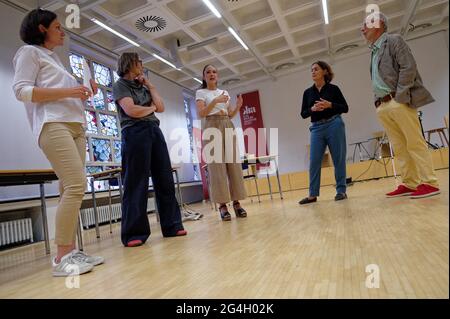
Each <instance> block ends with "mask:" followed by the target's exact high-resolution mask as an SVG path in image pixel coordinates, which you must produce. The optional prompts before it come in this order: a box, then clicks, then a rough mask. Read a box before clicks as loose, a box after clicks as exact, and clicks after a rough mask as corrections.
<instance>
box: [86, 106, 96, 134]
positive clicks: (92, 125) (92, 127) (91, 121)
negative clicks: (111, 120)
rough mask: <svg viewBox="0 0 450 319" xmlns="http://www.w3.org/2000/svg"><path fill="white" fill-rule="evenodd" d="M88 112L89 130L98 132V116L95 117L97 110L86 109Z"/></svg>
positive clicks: (94, 132)
mask: <svg viewBox="0 0 450 319" xmlns="http://www.w3.org/2000/svg"><path fill="white" fill-rule="evenodd" d="M84 112H85V114H86V122H87V132H88V133H92V134H97V133H98V129H97V118H96V117H95V112H93V111H84Z"/></svg>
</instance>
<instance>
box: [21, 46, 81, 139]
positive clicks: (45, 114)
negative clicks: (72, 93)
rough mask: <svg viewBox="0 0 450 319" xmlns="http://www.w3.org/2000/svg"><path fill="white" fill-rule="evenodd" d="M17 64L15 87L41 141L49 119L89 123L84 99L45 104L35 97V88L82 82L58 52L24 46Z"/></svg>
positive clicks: (73, 84) (68, 86)
mask: <svg viewBox="0 0 450 319" xmlns="http://www.w3.org/2000/svg"><path fill="white" fill-rule="evenodd" d="M13 65H14V71H15V74H14V82H13V90H14V93H15V95H16V98H17V99H18V100H19V101H22V102H23V103H24V104H25V108H26V112H27V116H28V121H29V122H30V126H31V130H32V131H33V135H34V136H35V138H36V140H37V141H38V140H39V135H40V134H41V130H42V127H43V126H44V123H47V122H76V123H82V125H83V126H84V127H85V126H86V125H85V124H86V118H85V115H84V106H83V102H82V101H81V99H77V98H64V99H60V100H57V101H50V102H41V103H33V102H32V100H31V99H32V96H33V89H34V87H40V88H70V87H75V86H78V85H79V84H78V82H77V80H76V79H75V77H74V76H73V75H72V74H71V73H69V72H68V71H67V70H66V68H65V67H64V65H63V64H62V63H61V60H60V59H59V58H58V55H57V54H56V53H55V52H53V51H51V50H48V49H46V48H44V47H41V46H38V45H24V46H22V47H21V48H19V50H18V51H17V53H16V55H15V56H14V60H13Z"/></svg>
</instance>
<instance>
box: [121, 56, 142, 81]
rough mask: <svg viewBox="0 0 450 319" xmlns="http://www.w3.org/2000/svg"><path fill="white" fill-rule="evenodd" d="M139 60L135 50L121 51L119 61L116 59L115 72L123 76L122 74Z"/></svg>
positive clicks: (128, 70)
mask: <svg viewBox="0 0 450 319" xmlns="http://www.w3.org/2000/svg"><path fill="white" fill-rule="evenodd" d="M139 61H140V60H139V54H137V53H136V52H124V53H122V54H121V55H120V58H119V61H117V74H118V75H119V76H120V77H121V78H123V76H124V75H125V74H127V73H128V72H130V69H131V68H132V67H133V66H134V65H136V63H138V62H139Z"/></svg>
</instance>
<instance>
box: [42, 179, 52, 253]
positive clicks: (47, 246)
mask: <svg viewBox="0 0 450 319" xmlns="http://www.w3.org/2000/svg"><path fill="white" fill-rule="evenodd" d="M39 190H40V193H41V213H42V226H43V228H44V241H45V253H46V254H47V255H49V254H50V239H49V237H48V222H47V206H46V204H45V189H44V184H43V183H41V184H39Z"/></svg>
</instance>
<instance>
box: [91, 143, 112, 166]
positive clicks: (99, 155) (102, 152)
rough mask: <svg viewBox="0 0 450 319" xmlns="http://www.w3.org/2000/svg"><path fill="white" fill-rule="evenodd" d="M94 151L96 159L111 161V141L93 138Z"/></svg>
mask: <svg viewBox="0 0 450 319" xmlns="http://www.w3.org/2000/svg"><path fill="white" fill-rule="evenodd" d="M92 151H93V154H94V161H99V162H111V161H112V157H111V142H110V141H109V140H106V139H102V138H93V139H92Z"/></svg>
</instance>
